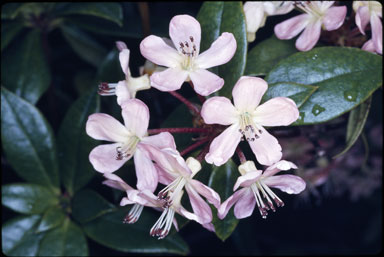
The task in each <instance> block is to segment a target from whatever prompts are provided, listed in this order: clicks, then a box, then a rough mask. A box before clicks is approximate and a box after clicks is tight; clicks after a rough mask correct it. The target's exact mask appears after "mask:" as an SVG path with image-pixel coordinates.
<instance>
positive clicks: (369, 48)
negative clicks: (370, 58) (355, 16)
mask: <svg viewBox="0 0 384 257" xmlns="http://www.w3.org/2000/svg"><path fill="white" fill-rule="evenodd" d="M361 49H363V50H365V51H368V52H372V53H375V52H376V51H375V50H376V49H375V45H374V44H373V41H372V39H370V40H368V41H367V42H365V44H364V45H363V47H361Z"/></svg>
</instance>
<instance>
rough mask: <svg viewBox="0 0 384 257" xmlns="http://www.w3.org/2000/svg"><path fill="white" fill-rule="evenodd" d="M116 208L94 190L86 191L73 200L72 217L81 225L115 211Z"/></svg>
mask: <svg viewBox="0 0 384 257" xmlns="http://www.w3.org/2000/svg"><path fill="white" fill-rule="evenodd" d="M115 209H116V207H115V206H114V205H113V204H111V203H110V202H108V201H107V200H105V199H104V198H103V197H102V196H101V195H99V194H98V193H96V192H95V191H93V190H90V189H85V190H82V191H79V192H78V193H76V194H75V196H74V197H73V199H72V215H73V217H74V218H75V219H76V220H77V221H78V222H80V223H85V222H88V221H91V220H93V219H96V218H97V217H99V216H101V215H103V214H105V213H107V212H110V211H113V210H115Z"/></svg>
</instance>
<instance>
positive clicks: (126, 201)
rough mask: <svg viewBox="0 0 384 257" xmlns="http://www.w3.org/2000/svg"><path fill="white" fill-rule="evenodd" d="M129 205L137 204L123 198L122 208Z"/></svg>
mask: <svg viewBox="0 0 384 257" xmlns="http://www.w3.org/2000/svg"><path fill="white" fill-rule="evenodd" d="M128 204H135V202H134V201H131V200H129V199H128V197H123V198H121V201H120V206H126V205H128Z"/></svg>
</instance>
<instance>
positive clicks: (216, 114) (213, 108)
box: [201, 96, 238, 125]
mask: <svg viewBox="0 0 384 257" xmlns="http://www.w3.org/2000/svg"><path fill="white" fill-rule="evenodd" d="M237 116H238V115H237V111H236V108H235V107H234V106H233V104H232V103H231V101H230V100H229V99H228V98H226V97H223V96H214V97H211V98H209V99H208V100H206V101H205V102H204V104H203V106H202V107H201V117H203V119H204V122H205V123H206V124H221V125H230V124H233V123H235V122H237V120H238V118H237Z"/></svg>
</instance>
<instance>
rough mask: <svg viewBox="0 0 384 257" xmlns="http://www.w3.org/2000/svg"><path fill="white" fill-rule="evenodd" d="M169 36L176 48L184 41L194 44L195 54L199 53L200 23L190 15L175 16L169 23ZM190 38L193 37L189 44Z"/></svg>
mask: <svg viewBox="0 0 384 257" xmlns="http://www.w3.org/2000/svg"><path fill="white" fill-rule="evenodd" d="M169 36H170V37H171V39H172V42H173V44H174V45H175V47H176V48H179V45H180V43H184V42H186V41H188V42H190V43H193V44H195V46H196V54H199V51H200V40H201V27H200V23H199V22H198V21H197V20H196V19H195V18H193V17H192V16H190V15H176V16H174V17H173V18H172V20H171V22H170V23H169ZM190 37H193V42H191V40H190Z"/></svg>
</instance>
